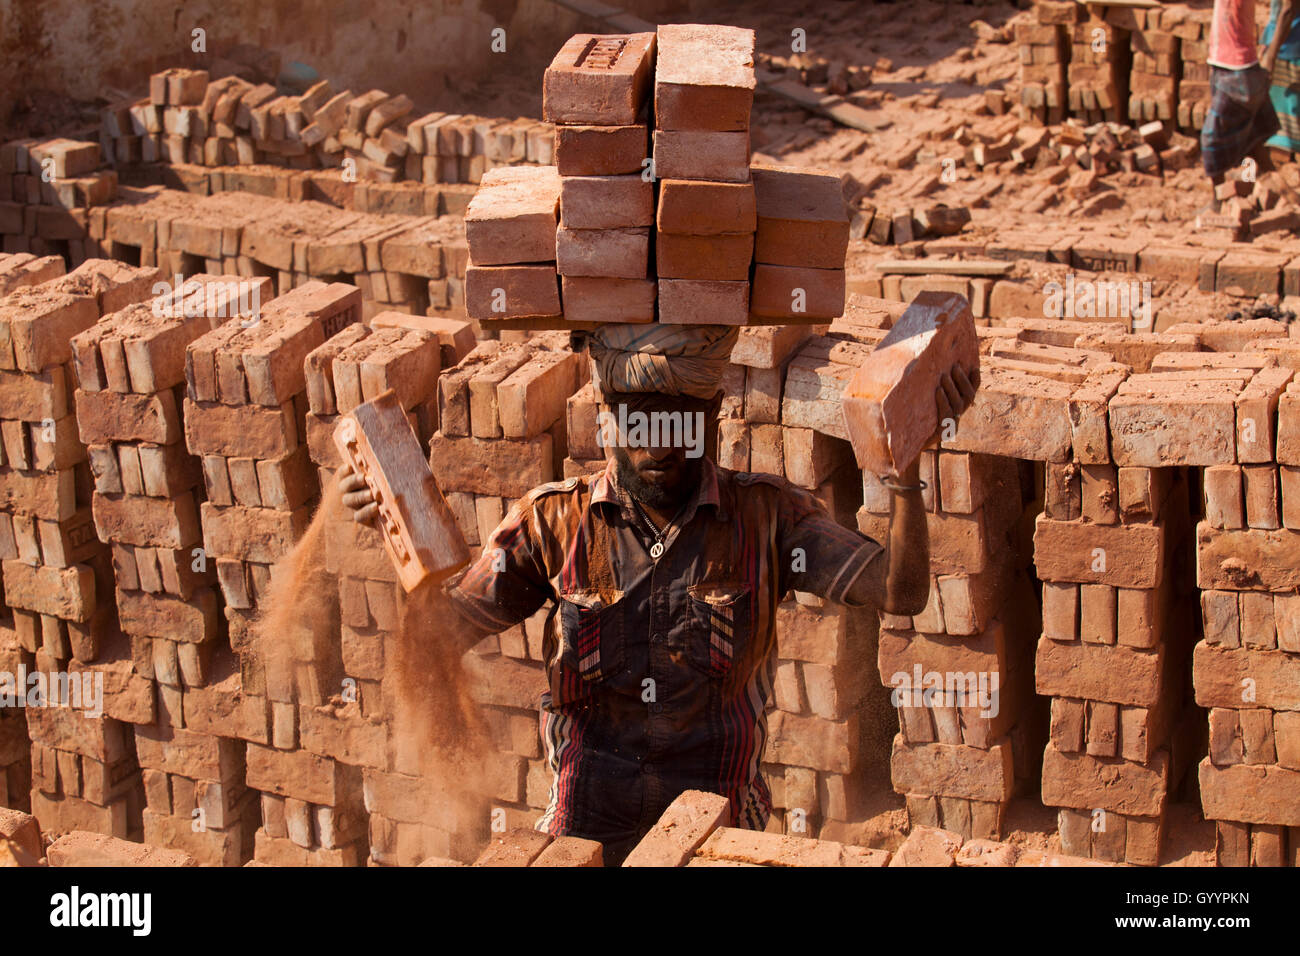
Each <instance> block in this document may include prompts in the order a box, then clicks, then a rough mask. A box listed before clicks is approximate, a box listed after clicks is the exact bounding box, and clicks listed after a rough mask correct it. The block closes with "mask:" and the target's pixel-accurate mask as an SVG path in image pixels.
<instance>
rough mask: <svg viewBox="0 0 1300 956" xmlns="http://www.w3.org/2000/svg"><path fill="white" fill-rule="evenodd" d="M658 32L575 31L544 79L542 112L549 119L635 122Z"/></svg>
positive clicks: (586, 122) (591, 123)
mask: <svg viewBox="0 0 1300 956" xmlns="http://www.w3.org/2000/svg"><path fill="white" fill-rule="evenodd" d="M654 53H655V35H654V34H653V33H631V34H611V35H593V34H590V33H578V34H575V35H574V36H571V37H570V38H569V39H568V41H567V42H566V43H565V44H564V46H562V47H561V48H560V52H559V53H557V54H555V59H554V60H552V61H551V65H550V66H549V67H547V68H546V74H545V76H544V77H543V79H542V117H543V118H544V119H545V120H546V121H547V122H549V123H574V124H582V125H589V126H630V125H632V124H634V123H635V122H636V120H637V115H638V114H639V113H640V112H641V107H642V105H643V104H644V103H645V99H646V94H647V92H648V91H649V87H650V68H651V65H652V63H653V61H654Z"/></svg>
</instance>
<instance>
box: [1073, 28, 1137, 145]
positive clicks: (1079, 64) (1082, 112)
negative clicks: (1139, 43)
mask: <svg viewBox="0 0 1300 956" xmlns="http://www.w3.org/2000/svg"><path fill="white" fill-rule="evenodd" d="M1130 13H1131V11H1130V10H1129V9H1128V8H1121V9H1120V10H1119V11H1118V12H1116V13H1112V12H1111V11H1109V10H1107V11H1106V13H1105V16H1104V17H1103V16H1102V15H1100V14H1099V12H1098V11H1097V10H1096V9H1094V8H1092V7H1089V8H1088V17H1087V19H1084V18H1082V17H1081V18H1080V19H1079V20H1078V21H1077V22H1076V23H1075V24H1074V25H1073V26H1072V27H1071V28H1070V66H1069V71H1068V76H1069V90H1068V97H1067V98H1068V102H1069V108H1070V115H1072V116H1077V117H1079V118H1080V119H1083V120H1084V121H1086V122H1088V123H1098V122H1101V121H1102V120H1110V121H1111V122H1115V123H1119V122H1123V120H1124V119H1125V118H1126V116H1127V114H1128V101H1129V96H1128V78H1129V62H1130V58H1131V54H1130V50H1129V30H1128V29H1125V27H1124V26H1122V25H1121V24H1126V23H1131V22H1132V18H1131V17H1130V16H1129V14H1130Z"/></svg>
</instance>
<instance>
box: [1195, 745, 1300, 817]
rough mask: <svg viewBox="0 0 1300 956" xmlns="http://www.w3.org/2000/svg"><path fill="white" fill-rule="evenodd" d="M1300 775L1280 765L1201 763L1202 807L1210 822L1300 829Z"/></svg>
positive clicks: (1207, 760)
mask: <svg viewBox="0 0 1300 956" xmlns="http://www.w3.org/2000/svg"><path fill="white" fill-rule="evenodd" d="M1297 787H1300V773H1297V772H1296V771H1294V770H1287V769H1285V768H1283V767H1278V766H1250V765H1247V764H1238V765H1236V766H1232V767H1215V766H1214V765H1213V764H1212V763H1211V762H1210V759H1209V758H1208V757H1207V758H1205V759H1204V760H1202V761H1201V764H1200V790H1201V805H1202V808H1203V810H1204V813H1205V816H1206V817H1207V818H1209V819H1212V820H1214V819H1219V820H1234V821H1239V822H1242V823H1254V824H1273V825H1284V826H1292V827H1294V826H1300V803H1298V802H1297V801H1296V799H1295V793H1296V788H1297Z"/></svg>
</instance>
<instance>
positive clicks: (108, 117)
mask: <svg viewBox="0 0 1300 956" xmlns="http://www.w3.org/2000/svg"><path fill="white" fill-rule="evenodd" d="M413 109H414V104H413V103H412V102H411V100H410V98H409V97H407V96H406V95H405V94H397V95H390V94H388V93H385V92H384V91H383V90H377V89H376V90H368V91H367V92H364V93H357V94H354V93H353V92H352V91H351V90H340V91H336V90H335V89H334V88H333V86H331V84H330V82H329V81H328V80H321V81H319V82H318V83H315V84H314V85H312V86H311V87H310V88H309V89H307V90H305V91H304V92H303V93H302V94H301V95H298V96H291V95H290V96H286V95H280V94H279V93H277V91H276V88H275V87H274V86H272V85H271V84H269V83H251V82H249V81H247V80H244V79H242V78H240V77H238V76H225V77H221V78H219V79H215V80H209V74H208V72H207V71H206V70H189V69H181V68H175V69H169V70H164V71H162V72H160V73H155V74H153V76H151V77H150V78H149V96H148V97H147V98H146V99H142V100H139V101H137V102H124V103H117V104H114V105H112V106H109V107H108V108H106V109H105V110H104V111H103V114H102V122H101V128H100V142H101V143H102V144H103V147H104V153H105V155H106V156H108V157H109V159H110V161H111V162H112V163H113V164H114V165H116V166H123V167H124V166H131V165H135V164H139V163H158V162H163V163H169V164H191V165H194V166H206V167H214V166H250V165H255V164H267V165H273V166H280V167H288V168H292V169H314V168H320V167H340V166H343V167H345V168H348V169H349V174H350V175H351V176H352V177H353V178H354V179H359V180H367V181H372V182H383V183H391V182H396V181H398V180H402V179H406V180H410V181H413V182H425V183H477V182H478V181H479V180H480V178H481V177H482V175H483V173H484V172H486V171H487V170H488V169H492V168H494V167H497V166H509V165H518V164H522V163H536V164H542V165H545V164H548V163H550V162H551V155H550V154H551V131H550V128H549V127H548V126H547V125H546V124H544V123H539V122H537V121H536V120H527V119H519V120H514V121H509V120H502V119H484V118H481V117H477V116H468V115H461V114H445V113H430V114H427V115H424V116H420V117H418V118H416V117H414V116H413V115H412V111H413Z"/></svg>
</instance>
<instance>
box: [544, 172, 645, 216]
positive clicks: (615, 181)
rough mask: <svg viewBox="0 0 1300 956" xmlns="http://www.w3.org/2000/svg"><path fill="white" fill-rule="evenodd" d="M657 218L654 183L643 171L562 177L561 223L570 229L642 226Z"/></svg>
mask: <svg viewBox="0 0 1300 956" xmlns="http://www.w3.org/2000/svg"><path fill="white" fill-rule="evenodd" d="M654 221H655V209H654V183H652V182H650V181H649V180H646V179H642V178H641V176H640V175H639V174H638V175H629V176H564V177H561V179H560V223H561V225H562V226H564V227H565V228H567V229H623V228H638V227H643V226H650V225H653V224H654Z"/></svg>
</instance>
